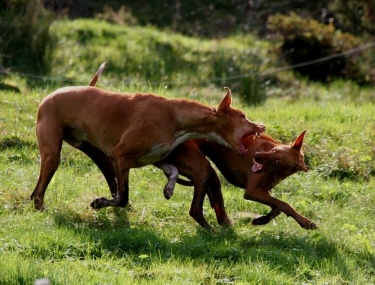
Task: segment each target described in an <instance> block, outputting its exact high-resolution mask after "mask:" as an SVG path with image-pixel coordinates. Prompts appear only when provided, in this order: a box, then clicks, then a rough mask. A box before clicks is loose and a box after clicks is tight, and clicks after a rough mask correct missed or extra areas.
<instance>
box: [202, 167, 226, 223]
mask: <svg viewBox="0 0 375 285" xmlns="http://www.w3.org/2000/svg"><path fill="white" fill-rule="evenodd" d="M206 185H207V186H206V189H207V195H208V199H209V201H210V204H211V207H212V208H213V209H214V211H215V214H216V219H217V222H218V223H219V225H222V226H227V227H229V226H231V225H232V222H231V220H230V219H229V217H228V215H227V212H226V210H225V206H224V198H223V194H222V192H221V184H220V179H219V177H218V176H217V174H216V172H215V170H214V169H213V168H212V167H211V169H210V174H209V177H208V179H207V183H206Z"/></svg>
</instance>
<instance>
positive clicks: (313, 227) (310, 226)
mask: <svg viewBox="0 0 375 285" xmlns="http://www.w3.org/2000/svg"><path fill="white" fill-rule="evenodd" d="M301 227H302V228H304V229H306V230H316V229H317V228H318V226H317V225H316V224H315V223H314V222H312V221H308V222H307V223H305V224H304V225H301Z"/></svg>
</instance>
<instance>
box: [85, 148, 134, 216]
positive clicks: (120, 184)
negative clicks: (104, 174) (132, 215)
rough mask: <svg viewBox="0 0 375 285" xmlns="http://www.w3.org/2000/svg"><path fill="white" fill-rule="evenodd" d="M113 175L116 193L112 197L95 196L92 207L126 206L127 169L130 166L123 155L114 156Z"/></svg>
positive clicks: (127, 196) (127, 188)
mask: <svg viewBox="0 0 375 285" xmlns="http://www.w3.org/2000/svg"><path fill="white" fill-rule="evenodd" d="M114 170H115V177H116V182H117V192H116V195H113V193H112V196H114V197H113V199H107V198H105V197H100V198H96V199H95V200H94V201H93V202H92V203H91V207H92V208H93V209H100V208H104V207H109V206H115V207H126V205H127V204H128V201H129V171H130V167H129V166H128V164H127V161H126V159H125V158H124V156H123V155H118V156H116V159H115V161H114Z"/></svg>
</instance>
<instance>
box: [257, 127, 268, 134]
mask: <svg viewBox="0 0 375 285" xmlns="http://www.w3.org/2000/svg"><path fill="white" fill-rule="evenodd" d="M257 128H258V132H260V133H263V132H264V131H265V130H266V127H265V126H264V125H257Z"/></svg>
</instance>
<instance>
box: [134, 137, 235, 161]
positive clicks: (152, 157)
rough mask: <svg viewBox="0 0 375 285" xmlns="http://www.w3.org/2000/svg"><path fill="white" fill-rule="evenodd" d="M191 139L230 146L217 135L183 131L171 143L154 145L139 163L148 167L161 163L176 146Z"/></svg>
mask: <svg viewBox="0 0 375 285" xmlns="http://www.w3.org/2000/svg"><path fill="white" fill-rule="evenodd" d="M189 139H208V140H213V141H216V142H218V143H220V144H223V145H225V146H229V144H228V143H227V142H226V141H225V140H224V139H223V138H222V137H221V136H220V135H219V134H217V133H194V132H187V131H181V132H178V133H176V134H175V137H174V139H173V140H172V141H171V142H170V143H168V144H157V145H154V146H153V147H152V148H151V150H150V151H149V152H148V153H146V154H145V155H144V156H142V157H141V158H140V159H139V162H140V163H141V164H144V165H146V164H152V163H154V162H157V161H160V160H162V159H163V158H165V157H166V156H168V154H170V153H171V152H172V150H174V149H175V147H176V146H178V145H180V144H182V143H183V142H184V141H187V140H189Z"/></svg>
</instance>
